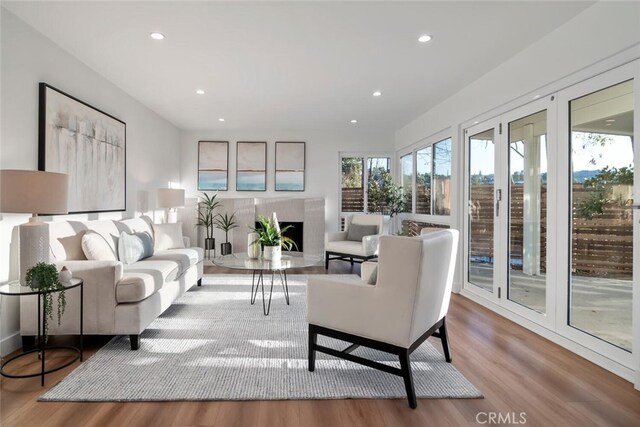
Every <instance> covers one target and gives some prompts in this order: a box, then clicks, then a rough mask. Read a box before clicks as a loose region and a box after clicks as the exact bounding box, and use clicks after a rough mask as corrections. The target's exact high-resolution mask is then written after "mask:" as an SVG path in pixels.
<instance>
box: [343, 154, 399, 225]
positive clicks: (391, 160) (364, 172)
mask: <svg viewBox="0 0 640 427" xmlns="http://www.w3.org/2000/svg"><path fill="white" fill-rule="evenodd" d="M352 157H359V158H362V159H363V161H364V163H363V165H362V168H363V169H362V186H363V197H364V205H363V210H362V211H359V212H356V211H351V212H342V159H344V158H352ZM381 157H387V158H389V173H390V174H391V176H394V164H395V161H394V155H393V153H392V152H389V151H381V152H377V151H344V152H343V151H341V152H339V156H338V165H339V168H340V180H339V181H338V186H339V187H338V221H339V222H340V221H341V220H342V218H346V217H348V216H349V215H352V214H354V213H369V210H368V207H369V203H368V201H369V200H368V197H369V194H368V192H367V187H368V186H369V176H368V173H367V163H368V160H369V159H371V158H381ZM338 226H340V223H338Z"/></svg>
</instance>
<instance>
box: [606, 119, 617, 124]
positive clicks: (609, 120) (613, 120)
mask: <svg viewBox="0 0 640 427" xmlns="http://www.w3.org/2000/svg"><path fill="white" fill-rule="evenodd" d="M615 121H616V119H607V120H605V122H607V123H613V122H615Z"/></svg>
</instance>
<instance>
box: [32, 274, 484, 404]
mask: <svg viewBox="0 0 640 427" xmlns="http://www.w3.org/2000/svg"><path fill="white" fill-rule="evenodd" d="M349 278H350V279H352V280H358V279H357V277H356V276H349ZM306 282H307V276H305V275H295V276H294V275H291V276H289V293H290V297H291V305H290V306H287V305H286V303H285V300H284V295H283V293H282V288H280V287H278V288H276V287H275V286H274V295H273V301H272V305H271V313H270V315H269V316H264V315H263V314H262V300H261V296H260V294H258V298H257V299H256V304H255V305H253V306H252V305H250V303H249V295H250V289H251V276H229V275H215V276H214V275H207V276H205V278H204V279H203V285H202V286H201V287H194V288H192V290H190V291H189V292H187V293H186V294H185V295H183V296H182V297H181V298H180V299H179V300H177V301H176V302H175V303H174V304H173V305H172V306H171V307H170V308H169V309H167V311H166V312H165V313H163V315H162V316H161V317H159V318H158V319H156V320H155V321H154V322H153V323H152V324H151V325H150V326H149V328H148V329H147V330H146V331H145V332H144V333H143V334H142V336H141V338H142V339H141V345H140V349H139V350H138V351H131V350H130V348H129V339H128V337H115V338H114V339H113V340H111V341H110V342H109V343H108V344H107V345H105V346H104V347H103V348H102V349H100V350H99V351H98V352H96V353H95V354H94V355H93V356H92V357H91V358H90V359H88V360H87V361H85V362H84V363H83V364H82V365H80V366H79V367H78V368H76V369H75V370H74V371H73V372H72V373H71V374H69V375H68V376H67V377H66V378H64V379H63V380H62V381H61V382H60V383H59V384H57V385H56V386H55V387H53V388H52V389H51V390H49V391H48V392H46V393H45V394H43V395H42V396H41V397H40V400H41V401H172V400H282V399H342V398H406V393H405V389H404V383H403V380H402V378H401V377H396V376H394V375H390V374H387V373H384V372H381V371H377V370H374V369H371V368H367V367H364V366H360V365H358V364H355V363H352V362H348V361H344V360H339V359H336V358H333V357H331V356H328V355H324V354H321V353H318V358H317V362H316V370H315V372H309V371H308V370H307V323H306V311H307V309H306ZM278 284H279V283H278ZM323 344H324V345H328V346H331V347H333V348H339V349H343V348H345V347H346V345H345V343H344V342H341V341H335V340H330V339H325V340H324V342H323ZM354 354H358V355H360V356H365V357H368V358H371V359H373V360H378V361H381V362H384V363H388V364H390V365H394V366H399V363H398V362H396V359H395V358H394V357H393V356H391V355H389V354H387V353H383V352H378V351H374V350H368V349H363V348H359V349H358V350H356V351H355V352H354ZM454 357H455V355H454ZM411 360H412V364H411V366H412V370H413V375H414V382H415V387H416V394H417V396H418V397H421V398H477V397H482V394H481V393H480V392H479V391H478V390H477V389H476V388H475V387H474V386H473V385H472V384H471V383H470V382H469V381H467V379H466V378H464V377H463V376H462V374H461V373H460V372H458V371H457V370H456V369H455V368H454V367H453V366H452V365H451V364H449V363H446V362H445V360H444V357H443V356H442V354H441V353H440V352H438V351H437V350H436V349H435V348H434V347H433V346H432V345H431V344H429V343H428V342H425V343H424V344H422V345H421V346H420V347H419V348H418V349H417V350H416V351H415V352H414V353H413V354H412V356H411Z"/></svg>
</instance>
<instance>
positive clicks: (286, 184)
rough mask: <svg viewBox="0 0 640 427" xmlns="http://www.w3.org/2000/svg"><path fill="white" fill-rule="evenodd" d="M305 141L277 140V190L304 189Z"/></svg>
mask: <svg viewBox="0 0 640 427" xmlns="http://www.w3.org/2000/svg"><path fill="white" fill-rule="evenodd" d="M304 167H305V144H304V142H276V191H304Z"/></svg>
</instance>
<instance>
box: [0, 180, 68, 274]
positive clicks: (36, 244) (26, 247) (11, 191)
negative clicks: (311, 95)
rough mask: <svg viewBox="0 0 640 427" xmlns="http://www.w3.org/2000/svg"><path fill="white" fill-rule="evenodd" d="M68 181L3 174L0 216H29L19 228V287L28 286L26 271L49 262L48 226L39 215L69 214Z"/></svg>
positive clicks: (0, 184)
mask: <svg viewBox="0 0 640 427" xmlns="http://www.w3.org/2000/svg"><path fill="white" fill-rule="evenodd" d="M68 192H69V177H68V176H67V175H66V174H63V173H55V172H44V171H30V170H9V169H5V170H0V212H2V213H23V214H25V213H30V214H32V216H31V218H29V222H28V223H26V224H22V225H21V226H20V283H21V284H22V285H26V281H25V276H26V273H27V270H28V269H30V268H31V267H33V266H34V265H35V264H37V263H39V262H49V226H48V225H47V224H45V223H43V222H42V221H40V220H39V219H38V214H45V215H52V214H66V213H68V208H67V197H68Z"/></svg>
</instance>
